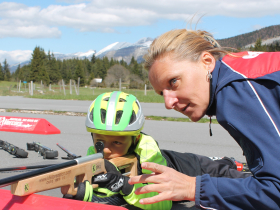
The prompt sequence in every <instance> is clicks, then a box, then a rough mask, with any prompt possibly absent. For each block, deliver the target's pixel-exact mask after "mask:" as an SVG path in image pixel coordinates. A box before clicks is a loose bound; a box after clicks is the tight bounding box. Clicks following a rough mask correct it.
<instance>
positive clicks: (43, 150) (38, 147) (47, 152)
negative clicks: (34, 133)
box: [26, 142, 58, 159]
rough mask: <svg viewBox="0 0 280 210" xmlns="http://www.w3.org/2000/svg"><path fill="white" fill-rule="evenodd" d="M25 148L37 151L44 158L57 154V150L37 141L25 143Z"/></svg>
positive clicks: (50, 157)
mask: <svg viewBox="0 0 280 210" xmlns="http://www.w3.org/2000/svg"><path fill="white" fill-rule="evenodd" d="M26 145H27V150H35V152H38V153H39V154H40V155H42V156H43V158H44V159H52V158H55V157H57V156H58V151H57V150H52V149H50V148H49V147H46V146H44V145H42V144H40V143H39V142H33V143H26Z"/></svg>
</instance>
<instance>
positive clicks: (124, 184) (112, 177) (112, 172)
mask: <svg viewBox="0 0 280 210" xmlns="http://www.w3.org/2000/svg"><path fill="white" fill-rule="evenodd" d="M104 161H105V169H106V171H107V174H99V175H96V176H94V177H93V178H92V184H98V186H99V187H100V188H107V189H108V190H109V191H111V192H115V193H116V192H120V193H121V194H122V195H129V194H130V193H131V192H132V190H133V185H130V184H128V180H129V177H126V176H123V175H122V174H121V173H120V172H119V171H118V170H117V169H116V167H115V165H114V164H112V163H111V162H110V161H108V160H104Z"/></svg>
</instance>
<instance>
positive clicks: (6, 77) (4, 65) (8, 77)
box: [3, 59, 11, 81]
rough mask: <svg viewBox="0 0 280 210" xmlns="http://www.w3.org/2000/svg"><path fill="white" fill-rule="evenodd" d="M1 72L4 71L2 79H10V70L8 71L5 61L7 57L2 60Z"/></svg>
mask: <svg viewBox="0 0 280 210" xmlns="http://www.w3.org/2000/svg"><path fill="white" fill-rule="evenodd" d="M3 72H4V80H5V81H10V80H11V72H10V67H9V64H8V63H7V59H5V60H4V62H3Z"/></svg>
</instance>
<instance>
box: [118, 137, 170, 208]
mask: <svg viewBox="0 0 280 210" xmlns="http://www.w3.org/2000/svg"><path fill="white" fill-rule="evenodd" d="M134 152H135V153H136V154H137V156H138V157H139V158H140V160H138V161H140V164H141V163H143V162H153V163H158V164H161V165H165V166H166V165H167V163H166V160H165V158H164V157H163V156H162V154H161V152H160V149H159V147H158V145H157V142H156V141H155V140H154V139H153V138H152V137H151V136H147V135H144V134H142V135H141V139H140V140H139V143H138V145H137V147H136V148H135V150H134ZM142 173H143V174H151V173H152V172H151V171H149V170H143V169H142ZM145 185H147V184H142V183H139V184H135V185H134V188H133V191H132V192H131V193H130V194H129V195H128V196H124V197H123V198H124V199H125V200H126V202H127V203H129V204H131V205H134V206H137V207H139V208H141V209H161V210H169V209H171V207H172V201H169V200H166V201H161V202H158V203H154V204H148V205H142V204H140V203H139V201H140V199H142V198H149V197H153V196H155V195H158V193H157V192H151V193H146V194H141V195H136V194H135V193H134V191H135V189H137V188H139V187H143V186H145Z"/></svg>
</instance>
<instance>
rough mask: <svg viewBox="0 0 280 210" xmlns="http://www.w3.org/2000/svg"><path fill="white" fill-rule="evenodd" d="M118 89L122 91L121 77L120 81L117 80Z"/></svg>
mask: <svg viewBox="0 0 280 210" xmlns="http://www.w3.org/2000/svg"><path fill="white" fill-rule="evenodd" d="M119 89H120V91H122V78H120V81H119Z"/></svg>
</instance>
